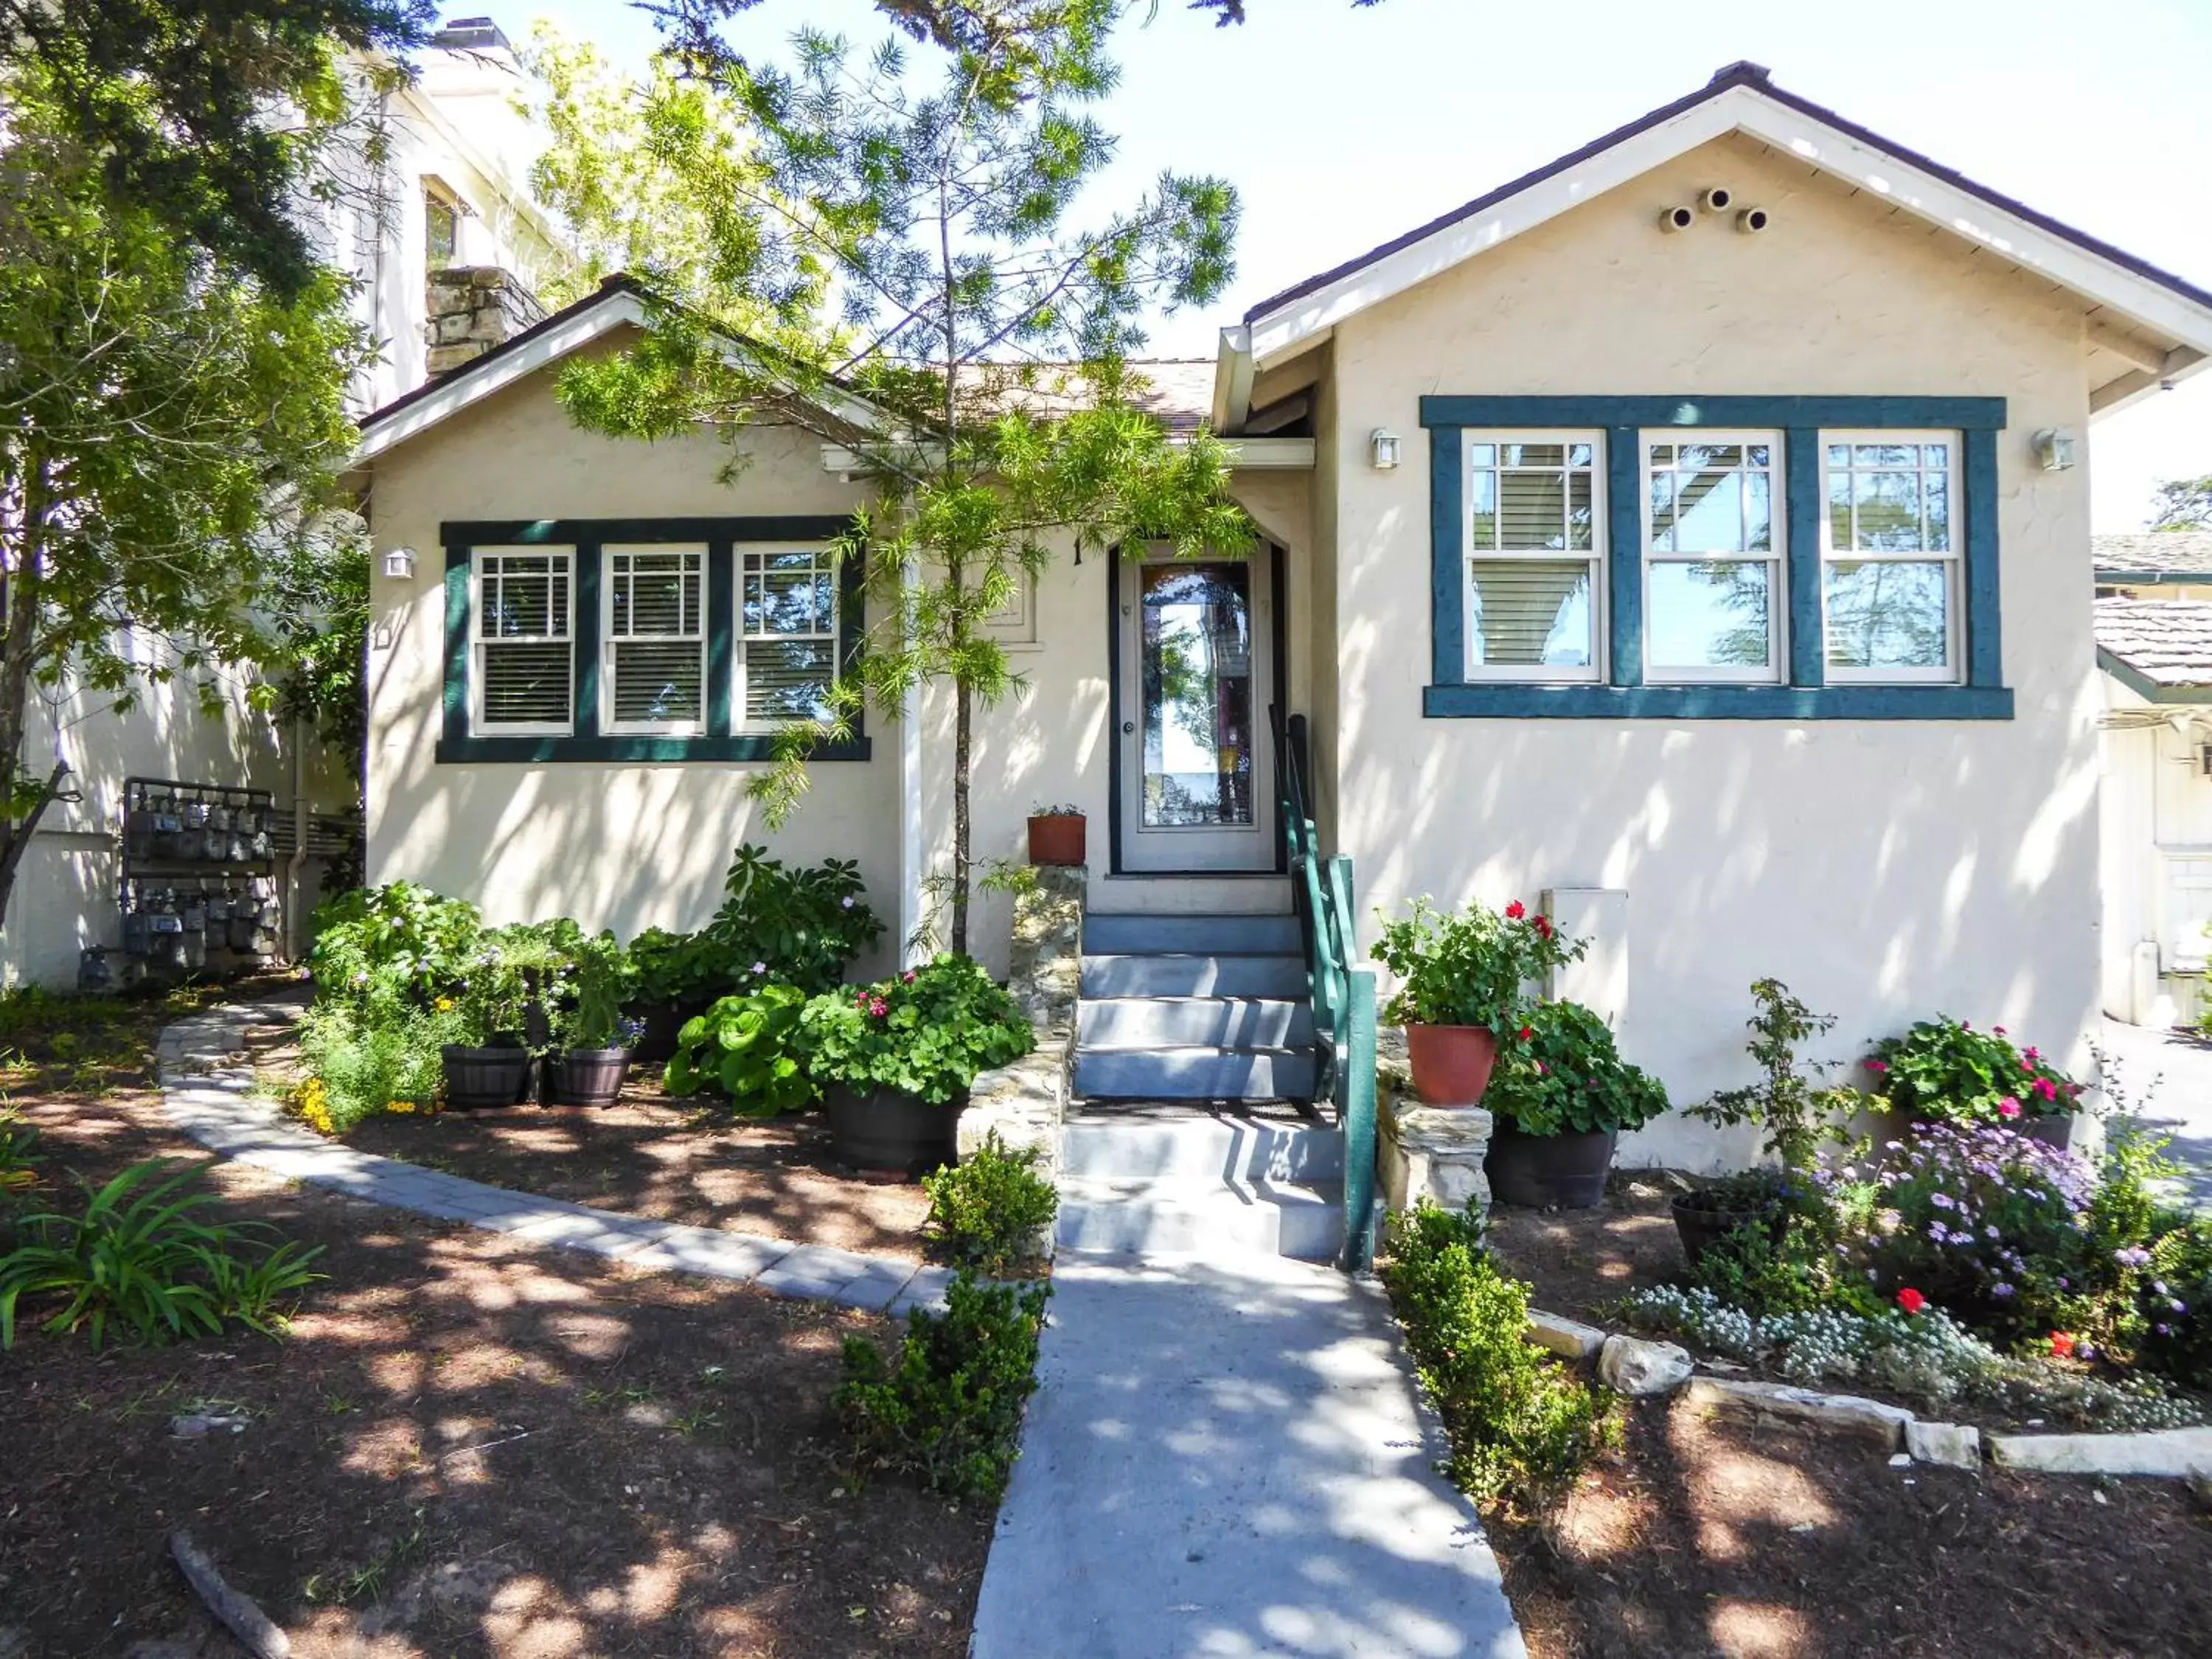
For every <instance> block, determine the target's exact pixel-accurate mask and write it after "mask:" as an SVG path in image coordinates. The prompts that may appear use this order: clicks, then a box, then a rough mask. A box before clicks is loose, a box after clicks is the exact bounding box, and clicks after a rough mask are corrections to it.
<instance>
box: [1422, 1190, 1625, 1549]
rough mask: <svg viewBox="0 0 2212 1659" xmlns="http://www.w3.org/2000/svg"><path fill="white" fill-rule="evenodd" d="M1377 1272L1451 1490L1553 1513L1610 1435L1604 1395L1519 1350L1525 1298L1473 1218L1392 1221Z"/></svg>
mask: <svg viewBox="0 0 2212 1659" xmlns="http://www.w3.org/2000/svg"><path fill="white" fill-rule="evenodd" d="M1380 1271H1381V1273H1382V1277H1383V1285H1384V1287H1385V1288H1386V1289H1388V1290H1389V1292H1390V1301H1391V1304H1392V1305H1393V1306H1394V1307H1395V1309H1396V1310H1397V1312H1398V1317H1399V1320H1400V1321H1401V1322H1402V1323H1403V1324H1404V1326H1405V1328H1406V1345H1407V1347H1408V1348H1409V1349H1410V1350H1411V1351H1412V1352H1413V1359H1414V1362H1415V1364H1417V1366H1418V1367H1419V1376H1420V1381H1421V1388H1422V1389H1423V1391H1424V1392H1425V1393H1426V1394H1427V1395H1428V1397H1429V1400H1430V1401H1431V1403H1432V1404H1433V1405H1434V1406H1435V1407H1436V1409H1437V1415H1438V1416H1440V1417H1442V1418H1443V1423H1444V1428H1445V1431H1446V1432H1447V1433H1448V1434H1449V1436H1450V1438H1451V1457H1450V1460H1449V1462H1448V1464H1447V1465H1446V1471H1447V1473H1449V1475H1450V1476H1451V1478H1452V1480H1453V1481H1454V1482H1455V1484H1457V1485H1458V1486H1459V1487H1460V1488H1461V1489H1462V1491H1464V1492H1467V1494H1468V1496H1469V1497H1471V1498H1474V1500H1475V1501H1476V1502H1477V1503H1480V1504H1501V1503H1502V1504H1512V1505H1514V1506H1516V1507H1517V1508H1519V1509H1522V1510H1525V1511H1527V1512H1528V1513H1531V1514H1534V1515H1538V1516H1541V1515H1542V1514H1544V1513H1546V1512H1547V1511H1548V1510H1551V1509H1553V1507H1555V1506H1556V1505H1557V1504H1559V1501H1561V1500H1562V1499H1563V1498H1565V1495H1566V1493H1567V1492H1568V1491H1569V1489H1570V1488H1571V1487H1572V1486H1573V1485H1574V1482H1575V1480H1577V1477H1578V1476H1580V1474H1582V1472H1583V1469H1584V1468H1586V1467H1587V1466H1588V1465H1589V1461H1590V1460H1591V1459H1592V1458H1593V1457H1595V1455H1597V1454H1598V1453H1599V1452H1601V1450H1603V1449H1606V1448H1607V1446H1610V1445H1613V1444H1614V1443H1617V1441H1618V1438H1619V1436H1620V1423H1619V1419H1618V1416H1617V1414H1616V1413H1615V1411H1614V1408H1613V1403H1612V1401H1611V1400H1610V1398H1609V1397H1608V1396H1607V1395H1606V1394H1605V1393H1604V1392H1603V1391H1602V1390H1601V1389H1596V1388H1594V1387H1592V1386H1591V1385H1589V1384H1588V1383H1583V1382H1581V1381H1579V1380H1578V1379H1577V1378H1576V1377H1575V1376H1572V1375H1571V1373H1569V1372H1568V1371H1567V1370H1566V1369H1565V1367H1563V1366H1562V1365H1560V1364H1559V1362H1558V1361H1557V1360H1555V1359H1553V1358H1552V1357H1551V1356H1550V1355H1548V1354H1547V1353H1545V1352H1543V1351H1542V1350H1541V1349H1540V1348H1538V1347H1536V1346H1534V1345H1533V1344H1532V1343H1530V1342H1528V1340H1526V1338H1527V1331H1528V1286H1527V1285H1521V1284H1516V1282H1515V1281H1513V1280H1512V1279H1507V1278H1506V1277H1504V1275H1503V1274H1502V1273H1499V1272H1498V1268H1497V1267H1496V1266H1495V1265H1494V1264H1493V1263H1492V1261H1491V1260H1490V1257H1489V1256H1488V1255H1486V1253H1485V1252H1484V1250H1483V1249H1482V1244H1481V1226H1480V1222H1479V1221H1477V1220H1475V1219H1474V1217H1473V1216H1472V1214H1470V1215H1468V1216H1466V1217H1461V1216H1455V1215H1453V1214H1451V1213H1449V1212H1446V1211H1444V1210H1442V1209H1439V1208H1437V1206H1435V1205H1434V1204H1432V1203H1431V1202H1429V1201H1428V1200H1423V1201H1422V1202H1421V1204H1420V1205H1419V1207H1417V1208H1415V1209H1413V1210H1412V1211H1408V1212H1401V1213H1400V1214H1396V1215H1394V1216H1392V1217H1391V1218H1390V1231H1389V1258H1388V1260H1386V1261H1384V1262H1383V1264H1382V1267H1381V1269H1380Z"/></svg>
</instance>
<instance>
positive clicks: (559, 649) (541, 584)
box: [469, 547, 576, 737]
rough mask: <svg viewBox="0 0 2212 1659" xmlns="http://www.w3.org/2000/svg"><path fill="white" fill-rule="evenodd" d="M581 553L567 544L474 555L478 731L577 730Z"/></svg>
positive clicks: (473, 726)
mask: <svg viewBox="0 0 2212 1659" xmlns="http://www.w3.org/2000/svg"><path fill="white" fill-rule="evenodd" d="M575 557H576V556H575V550H574V549H573V548H566V547H554V548H547V547H489V548H478V549H477V550H475V551H474V552H473V553H471V556H470V565H471V568H470V573H469V585H470V587H471V590H472V591H471V593H470V595H469V598H470V601H471V603H470V605H469V628H470V636H469V647H470V653H471V663H470V669H471V672H470V674H469V729H470V730H471V731H472V732H482V733H486V734H498V735H510V736H518V737H529V736H553V737H566V736H567V735H568V733H569V732H573V731H574V729H575V708H576V699H575V679H576V648H575V640H574V631H573V613H574V599H573V596H574V592H575V587H574V578H575Z"/></svg>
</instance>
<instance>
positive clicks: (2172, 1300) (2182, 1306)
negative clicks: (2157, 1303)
mask: <svg viewBox="0 0 2212 1659" xmlns="http://www.w3.org/2000/svg"><path fill="white" fill-rule="evenodd" d="M2166 1306H2167V1307H2169V1308H2171V1309H2172V1310H2173V1311H2174V1312H2176V1313H2187V1312H2188V1311H2189V1305H2188V1304H2186V1303H2185V1302H2183V1301H2182V1300H2181V1299H2180V1298H2179V1297H2167V1298H2166Z"/></svg>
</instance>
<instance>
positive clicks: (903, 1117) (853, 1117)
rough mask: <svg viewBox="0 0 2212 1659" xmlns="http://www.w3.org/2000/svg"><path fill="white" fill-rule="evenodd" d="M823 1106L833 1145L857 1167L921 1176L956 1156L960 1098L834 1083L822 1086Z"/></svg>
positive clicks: (835, 1149)
mask: <svg viewBox="0 0 2212 1659" xmlns="http://www.w3.org/2000/svg"><path fill="white" fill-rule="evenodd" d="M822 1106H823V1112H824V1113H825V1114H826V1115H827V1116H828V1118H829V1144H830V1146H831V1148H832V1149H833V1150H834V1151H835V1152H836V1154H837V1156H838V1158H840V1159H841V1160H842V1161H843V1162H844V1163H847V1164H851V1165H852V1166H853V1167H854V1169H856V1170H887V1171H890V1172H892V1173H895V1174H897V1175H903V1176H921V1175H927V1174H928V1173H929V1172H930V1171H931V1170H938V1169H942V1168H943V1167H944V1166H945V1164H951V1163H953V1162H955V1161H956V1159H957V1153H956V1152H955V1149H954V1145H953V1129H954V1127H955V1126H956V1125H957V1123H958V1121H959V1118H960V1103H959V1102H957V1101H945V1102H943V1103H935V1104H933V1103H931V1102H929V1101H927V1100H924V1099H922V1098H921V1097H920V1096H918V1095H909V1094H907V1093H904V1092H902V1091H900V1090H896V1089H878V1090H876V1091H874V1092H872V1093H870V1094H865V1095H862V1094H855V1093H854V1091H852V1090H850V1089H848V1088H847V1087H846V1086H845V1085H843V1084H842V1083H833V1084H831V1085H829V1088H828V1089H826V1090H824V1091H823V1097H822Z"/></svg>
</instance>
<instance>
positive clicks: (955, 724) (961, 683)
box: [952, 676, 975, 957]
mask: <svg viewBox="0 0 2212 1659" xmlns="http://www.w3.org/2000/svg"><path fill="white" fill-rule="evenodd" d="M974 702H975V696H974V693H972V692H971V691H969V689H968V681H967V679H966V678H965V677H964V676H963V677H960V678H956V679H954V681H953V683H952V954H953V955H954V956H956V957H964V956H966V955H967V954H968V854H969V822H968V749H969V726H970V723H971V718H972V715H973V711H974Z"/></svg>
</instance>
